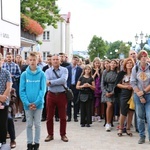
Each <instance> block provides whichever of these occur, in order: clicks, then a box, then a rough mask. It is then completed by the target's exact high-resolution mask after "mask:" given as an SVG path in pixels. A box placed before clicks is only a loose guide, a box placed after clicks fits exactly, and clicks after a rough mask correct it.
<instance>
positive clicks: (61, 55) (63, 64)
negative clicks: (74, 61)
mask: <svg viewBox="0 0 150 150" xmlns="http://www.w3.org/2000/svg"><path fill="white" fill-rule="evenodd" d="M59 57H60V61H61V64H60V65H61V66H62V67H67V66H69V65H70V63H69V62H67V59H66V55H65V54H64V53H59Z"/></svg>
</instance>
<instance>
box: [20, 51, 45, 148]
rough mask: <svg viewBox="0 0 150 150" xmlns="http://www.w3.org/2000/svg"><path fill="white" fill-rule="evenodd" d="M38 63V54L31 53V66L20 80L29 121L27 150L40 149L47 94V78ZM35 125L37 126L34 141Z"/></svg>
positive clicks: (21, 96)
mask: <svg viewBox="0 0 150 150" xmlns="http://www.w3.org/2000/svg"><path fill="white" fill-rule="evenodd" d="M37 63H38V57H37V54H36V52H31V53H30V54H29V66H28V67H27V69H26V71H25V72H23V73H22V75H21V78H20V88H19V93H20V98H21V100H22V102H23V106H24V110H25V114H26V120H27V122H26V123H27V126H26V130H27V148H28V149H27V150H33V149H34V150H38V149H39V140H40V131H41V114H42V109H43V106H44V95H45V92H46V77H45V74H44V72H43V71H42V70H41V69H40V67H38V66H37ZM33 124H34V126H35V136H34V140H33V131H32V127H33Z"/></svg>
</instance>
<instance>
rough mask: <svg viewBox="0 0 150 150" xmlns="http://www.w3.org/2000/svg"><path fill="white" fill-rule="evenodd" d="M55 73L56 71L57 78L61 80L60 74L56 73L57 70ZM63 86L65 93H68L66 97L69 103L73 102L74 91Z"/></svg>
mask: <svg viewBox="0 0 150 150" xmlns="http://www.w3.org/2000/svg"><path fill="white" fill-rule="evenodd" d="M53 71H54V73H55V75H56V77H57V78H60V77H59V76H58V74H57V73H56V71H55V70H53ZM62 86H63V87H64V89H65V93H66V97H67V100H68V102H69V101H71V100H72V99H73V98H74V95H73V92H72V90H71V89H69V88H67V87H65V86H64V85H62Z"/></svg>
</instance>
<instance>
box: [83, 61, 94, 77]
mask: <svg viewBox="0 0 150 150" xmlns="http://www.w3.org/2000/svg"><path fill="white" fill-rule="evenodd" d="M87 68H90V70H91V72H90V77H92V67H91V65H89V64H87V65H85V66H84V68H83V71H82V74H81V76H83V75H85V69H87Z"/></svg>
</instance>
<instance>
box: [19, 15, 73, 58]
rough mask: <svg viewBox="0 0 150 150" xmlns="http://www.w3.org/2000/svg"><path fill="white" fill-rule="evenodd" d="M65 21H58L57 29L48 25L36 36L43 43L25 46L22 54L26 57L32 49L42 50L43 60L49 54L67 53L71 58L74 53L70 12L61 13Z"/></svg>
mask: <svg viewBox="0 0 150 150" xmlns="http://www.w3.org/2000/svg"><path fill="white" fill-rule="evenodd" d="M61 17H62V19H63V21H62V22H61V21H60V22H58V23H57V29H55V28H54V27H52V26H47V27H46V28H45V29H44V32H43V34H41V35H40V36H37V37H36V40H37V41H40V42H42V44H41V45H39V44H38V43H37V44H35V45H34V46H33V47H32V48H31V47H26V48H23V51H22V53H21V55H22V56H23V58H25V57H26V55H27V53H28V52H30V51H32V50H33V51H40V52H41V53H42V56H43V60H46V57H47V55H48V54H56V53H60V52H63V53H66V54H67V55H68V56H69V58H70V57H71V55H72V43H73V42H72V36H71V33H70V13H68V14H63V15H61Z"/></svg>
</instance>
